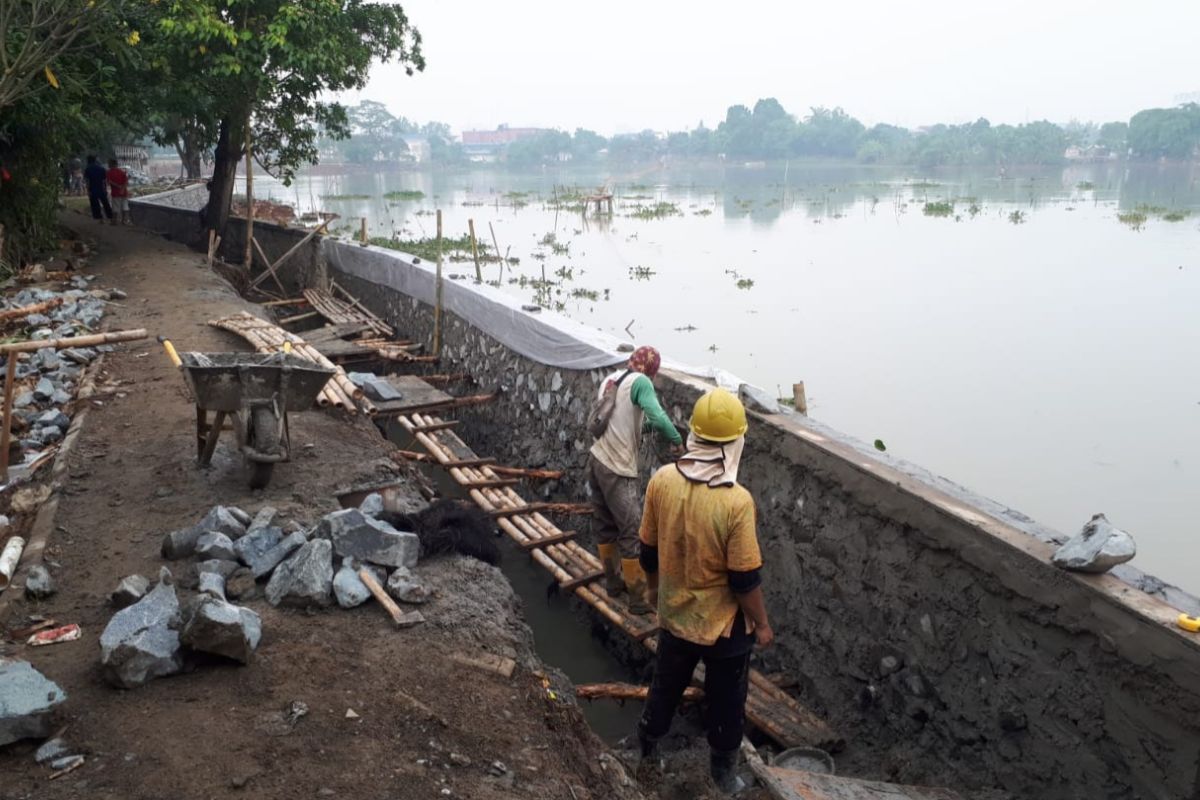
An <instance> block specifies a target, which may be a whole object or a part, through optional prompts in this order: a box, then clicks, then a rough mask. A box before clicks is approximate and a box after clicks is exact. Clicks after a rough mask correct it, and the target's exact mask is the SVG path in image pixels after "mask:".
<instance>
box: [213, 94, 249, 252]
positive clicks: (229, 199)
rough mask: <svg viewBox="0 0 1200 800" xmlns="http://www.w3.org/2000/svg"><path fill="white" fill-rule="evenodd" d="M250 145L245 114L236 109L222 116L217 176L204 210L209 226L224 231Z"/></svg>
mask: <svg viewBox="0 0 1200 800" xmlns="http://www.w3.org/2000/svg"><path fill="white" fill-rule="evenodd" d="M245 147H246V127H245V115H244V114H240V113H239V112H236V111H233V112H230V113H229V114H227V115H226V116H225V117H223V118H222V119H221V130H220V134H219V135H218V137H217V147H216V151H215V159H214V162H213V176H212V181H211V183H210V186H209V189H208V205H206V206H205V208H204V212H203V218H204V227H205V229H206V230H213V231H216V232H217V234H218V235H223V234H224V231H225V223H226V222H228V221H229V212H230V208H231V206H232V205H233V185H234V181H235V179H236V177H237V169H238V162H239V161H240V160H241V158H242V154H243V152H244V150H245Z"/></svg>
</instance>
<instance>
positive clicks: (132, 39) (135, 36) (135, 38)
mask: <svg viewBox="0 0 1200 800" xmlns="http://www.w3.org/2000/svg"><path fill="white" fill-rule="evenodd" d="M141 40H142V35H141V34H140V33H138V32H137V31H130V32H129V35H128V36H126V37H125V41H127V42H129V43H130V44H131V45H133V44H137V43H138V42H140V41H141Z"/></svg>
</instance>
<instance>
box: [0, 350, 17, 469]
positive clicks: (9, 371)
mask: <svg viewBox="0 0 1200 800" xmlns="http://www.w3.org/2000/svg"><path fill="white" fill-rule="evenodd" d="M16 377H17V354H16V353H9V354H8V363H7V364H6V365H5V367H4V433H3V434H0V484H7V483H8V448H9V445H10V444H12V408H13V381H15V380H16Z"/></svg>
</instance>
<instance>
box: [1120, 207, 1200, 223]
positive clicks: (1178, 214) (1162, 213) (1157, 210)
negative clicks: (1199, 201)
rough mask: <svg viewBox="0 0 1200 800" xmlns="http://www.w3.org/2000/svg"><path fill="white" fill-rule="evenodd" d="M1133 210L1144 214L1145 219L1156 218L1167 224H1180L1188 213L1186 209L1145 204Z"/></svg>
mask: <svg viewBox="0 0 1200 800" xmlns="http://www.w3.org/2000/svg"><path fill="white" fill-rule="evenodd" d="M1133 210H1134V211H1135V212H1139V213H1141V214H1145V215H1146V216H1147V217H1158V218H1159V219H1161V220H1166V221H1167V222H1182V221H1183V220H1185V219H1187V217H1188V213H1189V212H1188V211H1187V210H1186V209H1181V208H1167V207H1165V206H1152V205H1149V204H1146V203H1142V204H1141V205H1139V206H1136V207H1135V208H1134V209H1133Z"/></svg>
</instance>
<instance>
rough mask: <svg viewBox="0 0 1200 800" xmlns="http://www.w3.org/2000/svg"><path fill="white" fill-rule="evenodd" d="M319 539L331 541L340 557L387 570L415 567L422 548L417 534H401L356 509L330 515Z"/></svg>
mask: <svg viewBox="0 0 1200 800" xmlns="http://www.w3.org/2000/svg"><path fill="white" fill-rule="evenodd" d="M316 537H317V538H319V539H328V540H329V541H330V542H332V543H333V550H334V552H335V553H337V554H338V555H339V556H343V557H345V556H349V557H351V558H354V559H356V560H358V561H367V562H369V563H371V564H379V565H380V566H384V567H413V566H416V563H417V556H418V554H419V553H420V549H421V541H420V539H418V538H417V535H416V534H415V533H404V532H401V531H398V530H396V529H395V528H393V527H392V526H391V525H388V524H387V523H386V522H383V521H381V520H377V519H375V518H374V517H368V516H367V515H365V514H363V513H362V512H361V511H359V510H358V509H357V508H347V509H345V510H343V511H335V512H333V513H332V514H329V515H327V516H326V517H325V518H324V519H322V520H321V523H320V524H319V525H318V526H317V531H316Z"/></svg>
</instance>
